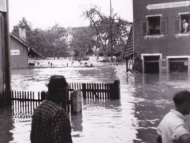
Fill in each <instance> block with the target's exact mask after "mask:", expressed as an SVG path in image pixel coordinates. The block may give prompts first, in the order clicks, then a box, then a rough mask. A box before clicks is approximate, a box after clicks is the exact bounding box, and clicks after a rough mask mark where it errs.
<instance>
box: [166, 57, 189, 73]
mask: <svg viewBox="0 0 190 143" xmlns="http://www.w3.org/2000/svg"><path fill="white" fill-rule="evenodd" d="M187 71H188V60H187V59H186V58H181V59H170V72H187Z"/></svg>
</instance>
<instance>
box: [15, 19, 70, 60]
mask: <svg viewBox="0 0 190 143" xmlns="http://www.w3.org/2000/svg"><path fill="white" fill-rule="evenodd" d="M20 27H24V28H26V42H27V44H28V45H29V47H30V48H34V49H35V50H36V51H37V52H39V53H40V54H42V55H43V56H44V57H47V56H50V57H62V56H64V57H67V56H69V49H68V43H67V41H66V36H67V33H66V30H65V29H64V28H63V27H60V26H59V25H58V24H55V25H54V26H53V27H51V28H49V29H48V30H41V29H34V30H32V27H31V24H30V23H29V22H28V21H27V20H26V19H25V18H22V20H21V21H19V23H18V25H16V26H14V28H13V31H12V34H14V35H16V36H17V37H19V28H20Z"/></svg>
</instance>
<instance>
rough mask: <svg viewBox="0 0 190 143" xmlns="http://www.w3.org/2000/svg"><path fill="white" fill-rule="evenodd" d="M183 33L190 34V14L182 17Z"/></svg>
mask: <svg viewBox="0 0 190 143" xmlns="http://www.w3.org/2000/svg"><path fill="white" fill-rule="evenodd" d="M181 33H190V14H183V15H181Z"/></svg>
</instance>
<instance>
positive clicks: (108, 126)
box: [0, 63, 190, 143]
mask: <svg viewBox="0 0 190 143" xmlns="http://www.w3.org/2000/svg"><path fill="white" fill-rule="evenodd" d="M55 74H61V75H64V76H65V77H66V79H67V81H68V82H95V83H96V82H98V83H99V82H100V83H101V82H113V80H116V79H119V80H120V83H121V86H120V87H121V89H120V90H121V99H120V100H113V101H103V100H99V101H83V105H82V108H83V111H82V113H79V114H77V115H72V116H70V120H71V124H72V138H73V142H74V143H75V142H78V143H95V142H96V143H97V142H98V143H103V142H104V143H105V142H109V143H133V142H134V143H140V142H147V143H153V142H155V139H156V137H157V135H156V130H155V129H156V126H157V125H158V123H159V122H160V120H161V118H162V117H163V116H164V115H165V114H166V113H167V112H168V111H169V110H170V108H172V107H173V103H172V97H173V94H174V93H175V92H176V91H179V90H182V89H188V90H189V88H190V87H188V85H189V82H190V80H189V78H188V76H187V74H169V75H167V74H160V75H159V74H153V75H149V74H144V75H143V74H135V75H133V74H126V72H125V64H124V63H123V64H121V65H118V66H114V65H108V66H102V67H98V68H71V67H68V68H38V69H25V70H12V89H13V90H27V91H42V90H47V87H46V86H45V84H46V83H48V78H49V77H50V76H51V75H55ZM12 112H13V111H11V110H8V109H1V114H0V124H1V126H0V129H1V128H2V129H3V128H4V129H5V128H6V130H3V131H2V130H1V131H0V136H1V137H2V136H3V138H0V142H2V143H4V142H5V143H6V142H8V141H10V142H17V143H29V142H30V140H29V135H30V126H31V118H24V119H23V118H15V117H14V116H12Z"/></svg>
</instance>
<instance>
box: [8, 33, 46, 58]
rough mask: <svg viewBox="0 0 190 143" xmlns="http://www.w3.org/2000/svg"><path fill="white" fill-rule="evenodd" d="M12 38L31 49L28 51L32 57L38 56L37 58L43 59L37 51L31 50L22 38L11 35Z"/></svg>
mask: <svg viewBox="0 0 190 143" xmlns="http://www.w3.org/2000/svg"><path fill="white" fill-rule="evenodd" d="M10 36H11V37H12V38H14V39H15V40H17V41H18V42H19V43H21V44H22V45H24V46H25V47H26V48H29V51H28V53H29V54H30V55H37V56H39V57H43V56H42V55H41V54H40V53H38V52H37V51H36V50H35V49H33V48H30V47H29V46H28V44H27V43H26V42H25V41H23V40H22V39H20V38H18V37H17V36H15V35H14V34H10ZM27 50H28V49H27Z"/></svg>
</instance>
